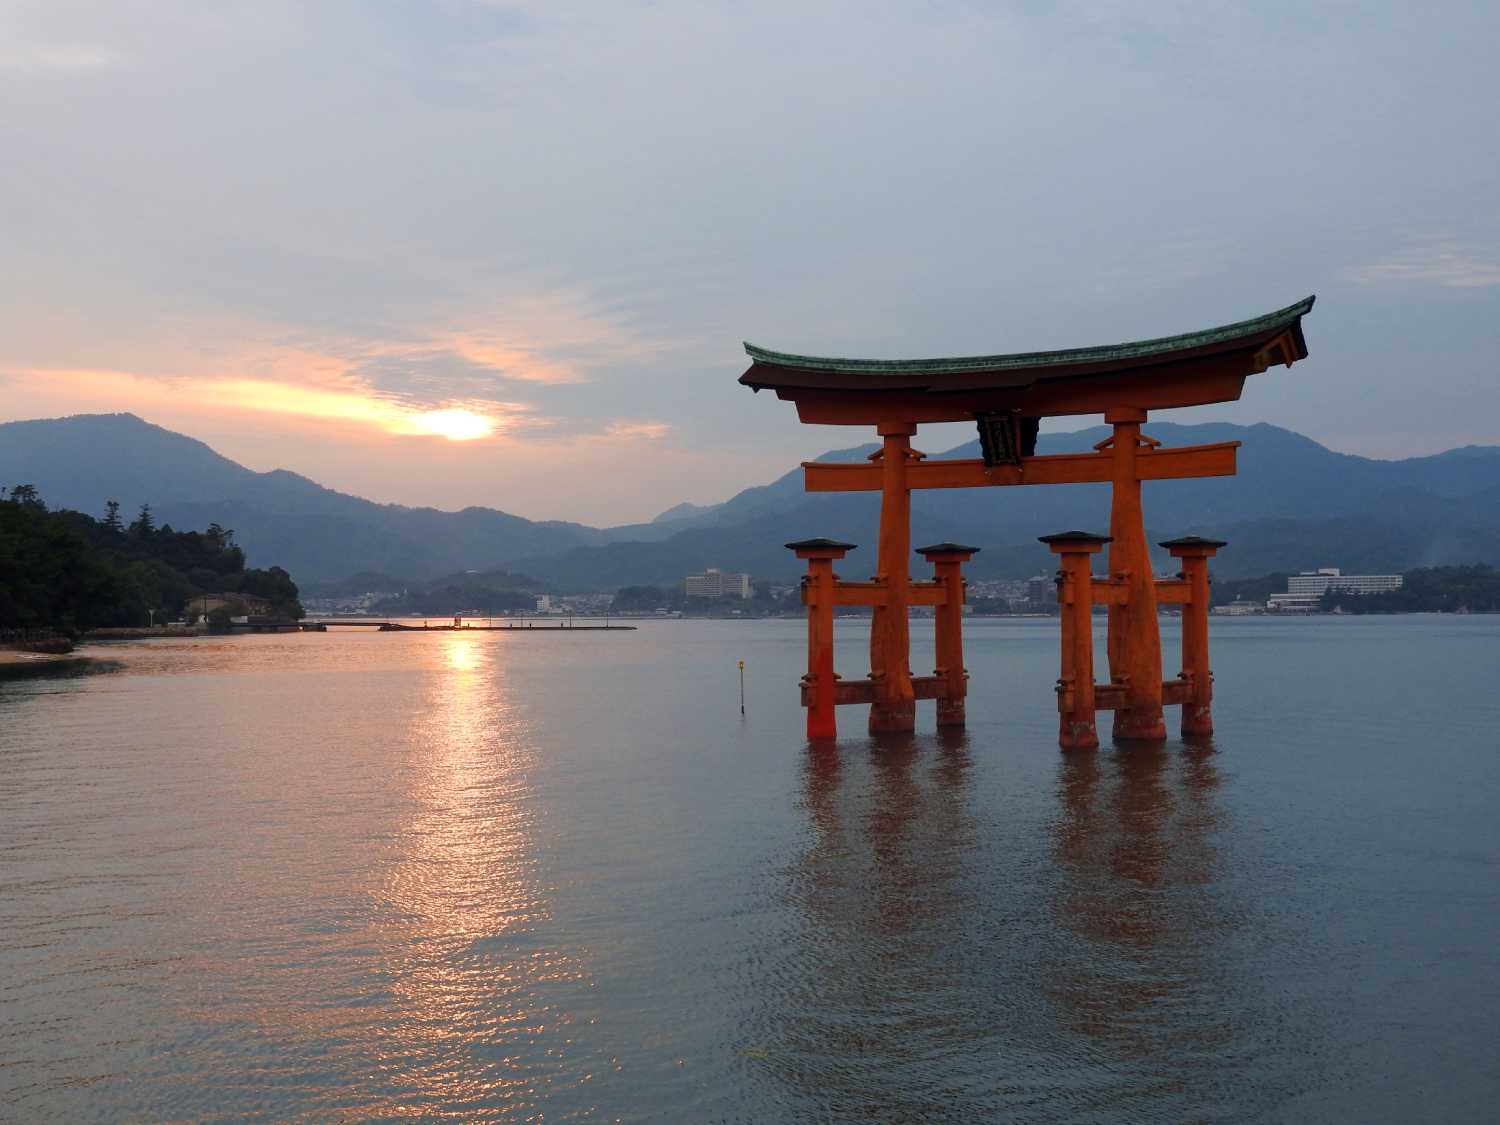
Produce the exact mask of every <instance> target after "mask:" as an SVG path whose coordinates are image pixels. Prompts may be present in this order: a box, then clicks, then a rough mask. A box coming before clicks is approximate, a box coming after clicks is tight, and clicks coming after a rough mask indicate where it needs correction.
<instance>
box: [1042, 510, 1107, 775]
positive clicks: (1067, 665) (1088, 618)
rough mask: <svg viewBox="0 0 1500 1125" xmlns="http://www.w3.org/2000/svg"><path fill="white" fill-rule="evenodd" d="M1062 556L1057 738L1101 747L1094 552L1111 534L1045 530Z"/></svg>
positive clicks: (1075, 745) (1068, 744)
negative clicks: (1096, 711) (1097, 718)
mask: <svg viewBox="0 0 1500 1125" xmlns="http://www.w3.org/2000/svg"><path fill="white" fill-rule="evenodd" d="M1041 541H1042V542H1043V543H1045V544H1047V546H1048V547H1050V548H1052V553H1053V554H1054V555H1058V556H1060V558H1061V566H1060V568H1059V569H1058V572H1057V604H1058V608H1059V609H1060V610H1061V612H1062V674H1061V676H1060V677H1059V678H1058V681H1057V712H1058V725H1057V743H1058V745H1059V746H1061V747H1062V748H1063V749H1064V750H1097V749H1098V748H1099V732H1098V729H1097V727H1096V726H1095V725H1094V579H1093V574H1092V566H1091V563H1090V556H1092V555H1096V554H1098V553H1099V550H1100V549H1101V548H1102V547H1103V546H1104V544H1106V543H1108V542H1109V541H1110V540H1109V536H1107V535H1093V534H1090V533H1089V532H1087V531H1064V532H1060V533H1058V534H1056V535H1043V536H1042V537H1041Z"/></svg>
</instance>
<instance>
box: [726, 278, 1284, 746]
mask: <svg viewBox="0 0 1500 1125" xmlns="http://www.w3.org/2000/svg"><path fill="white" fill-rule="evenodd" d="M1312 305H1313V298H1312V297H1308V298H1306V299H1305V300H1302V301H1299V302H1297V303H1296V304H1294V305H1289V306H1287V307H1286V308H1284V309H1279V310H1277V311H1276V312H1273V313H1268V314H1267V315H1265V316H1261V317H1256V318H1254V319H1252V320H1245V321H1240V322H1238V323H1235V324H1228V325H1224V326H1222V327H1219V328H1211V329H1207V330H1204V331H1201V332H1192V333H1187V334H1185V335H1180V336H1169V337H1162V338H1160V339H1154V340H1142V341H1138V342H1135V343H1125V344H1115V345H1110V346H1106V347H1094V348H1069V349H1066V350H1064V351H1055V352H1029V353H1021V354H1016V355H994V356H975V357H968V358H950V359H925V360H869V359H832V358H825V357H820V356H802V355H789V354H786V353H782V352H772V351H767V350H765V349H763V348H758V347H755V346H754V345H752V344H748V343H747V344H746V345H745V351H746V352H747V353H748V354H749V356H750V358H751V360H752V361H753V362H752V363H751V365H750V368H749V370H748V371H746V372H745V373H744V374H743V375H742V376H740V382H741V383H743V384H744V385H746V386H748V387H751V388H752V389H754V390H756V391H759V390H761V389H762V388H769V389H771V390H774V391H775V392H776V396H777V397H778V398H781V399H785V400H787V401H790V402H793V403H795V404H796V407H797V416H798V418H799V419H800V420H801V421H803V422H809V423H823V424H830V425H846V426H848V425H866V426H874V427H875V429H876V432H877V433H879V434H880V436H881V442H882V445H881V449H880V450H879V451H878V452H877V453H875V454H873V455H872V457H871V458H870V463H869V464H864V465H860V464H854V465H845V464H824V463H819V462H816V461H812V462H806V463H804V465H803V470H804V473H805V481H804V483H805V487H806V489H807V490H808V491H809V492H857V491H878V492H880V494H881V501H880V539H879V544H878V548H877V554H876V565H875V575H874V577H873V578H872V579H871V580H870V581H869V582H844V581H842V580H840V579H838V578H837V577H836V576H835V575H834V573H833V563H834V561H835V560H837V559H840V558H842V557H843V556H844V554H845V552H846V551H849V550H851V549H853V544H849V543H838V542H834V541H832V540H827V539H809V540H802V541H799V542H796V543H788V544H787V546H788V547H789V548H791V549H793V550H795V551H796V552H797V556H798V557H799V558H803V559H806V560H808V576H807V578H806V579H804V581H803V600H804V602H805V603H806V604H807V607H808V673H807V675H806V676H805V677H804V678H803V686H802V701H803V705H804V706H805V707H807V709H808V714H807V736H808V738H809V739H823V738H832V737H834V736H835V733H836V725H835V719H834V709H835V707H836V706H838V705H839V704H850V703H868V704H870V730H871V731H872V732H873V731H893V730H894V731H902V730H911V729H912V728H913V726H914V722H915V710H916V707H915V704H916V700H918V699H936V700H938V723H939V725H956V726H961V725H962V724H963V722H964V698H965V695H966V694H967V687H966V683H967V679H968V674H967V673H966V672H965V671H964V668H963V642H962V633H961V629H962V624H961V622H962V616H961V615H962V604H963V579H962V578H961V577H960V568H961V566H962V564H963V563H964V562H966V561H968V559H969V558H970V557H972V555H973V554H974V553H975V551H976V550H977V548H974V547H968V546H964V545H962V544H956V543H940V544H935V545H933V546H931V547H924V548H921V549H920V552H921V553H922V554H923V555H925V556H926V557H927V558H928V559H929V560H930V561H931V562H932V563H933V564H934V566H935V567H936V576H935V578H934V580H933V581H931V582H913V581H912V580H911V575H910V573H909V568H908V559H909V556H910V554H911V551H912V546H911V490H912V489H914V488H976V487H986V486H992V485H996V486H1012V485H1030V484H1080V483H1087V482H1098V483H1108V484H1110V485H1111V488H1112V492H1111V510H1110V528H1109V531H1110V533H1109V535H1107V536H1104V535H1091V534H1088V533H1085V532H1063V533H1059V534H1057V535H1049V536H1044V537H1042V539H1043V542H1046V543H1047V544H1048V545H1049V546H1050V547H1051V549H1052V550H1053V551H1054V552H1055V553H1056V554H1058V555H1059V556H1060V563H1061V569H1060V570H1059V571H1058V593H1059V598H1058V600H1059V603H1060V605H1061V609H1062V617H1063V621H1062V633H1063V642H1062V643H1063V647H1062V675H1061V678H1060V679H1059V681H1058V685H1057V695H1058V710H1059V713H1060V716H1061V719H1060V728H1059V729H1060V733H1059V740H1060V742H1061V744H1062V745H1063V746H1064V747H1067V748H1092V747H1094V746H1097V745H1098V736H1097V734H1096V732H1095V719H1094V713H1095V711H1096V710H1113V711H1114V713H1115V721H1114V737H1115V738H1116V739H1161V738H1164V737H1166V725H1165V722H1164V720H1163V717H1162V706H1163V705H1164V704H1181V705H1182V707H1183V717H1182V724H1183V732H1184V733H1185V734H1207V733H1210V732H1211V731H1212V729H1213V720H1212V716H1211V710H1210V703H1211V700H1212V678H1211V675H1210V673H1209V667H1208V559H1209V558H1211V557H1212V556H1213V554H1214V552H1215V551H1216V550H1217V549H1218V548H1219V547H1222V546H1223V545H1224V544H1223V543H1220V542H1217V541H1213V540H1206V539H1199V538H1196V537H1188V538H1183V539H1175V540H1169V541H1168V542H1166V543H1164V544H1162V546H1164V547H1166V548H1167V549H1168V550H1169V551H1170V552H1171V553H1172V555H1173V556H1174V557H1177V558H1180V559H1182V561H1183V570H1182V573H1181V575H1180V576H1179V577H1178V578H1175V579H1162V580H1158V579H1155V578H1154V577H1153V575H1152V572H1151V564H1150V557H1149V554H1148V551H1147V547H1146V531H1145V522H1144V517H1143V514H1142V509H1141V482H1142V481H1148V480H1170V479H1176V478H1182V477H1211V476H1232V475H1234V472H1235V454H1236V450H1237V449H1238V447H1239V443H1238V442H1223V443H1220V444H1215V445H1198V446H1187V447H1184V448H1180V449H1165V448H1162V447H1161V444H1160V443H1159V442H1157V441H1155V440H1153V439H1152V438H1150V437H1147V436H1146V435H1144V434H1142V433H1141V425H1142V423H1144V422H1145V421H1146V417H1147V412H1148V411H1150V410H1162V409H1169V408H1173V407H1182V406H1199V405H1205V404H1208V403H1215V402H1229V401H1233V400H1235V399H1238V398H1239V397H1240V392H1241V390H1242V389H1243V387H1244V383H1245V379H1246V377H1247V376H1249V375H1252V374H1257V373H1259V372H1262V371H1265V370H1266V368H1267V367H1269V366H1271V365H1272V364H1275V363H1281V364H1285V365H1286V366H1288V367H1290V366H1291V365H1292V364H1293V363H1295V362H1297V361H1298V360H1300V359H1305V358H1306V357H1307V342H1306V340H1305V339H1304V338H1303V335H1302V317H1303V316H1305V315H1306V314H1307V313H1308V311H1309V310H1311V308H1312ZM1073 414H1103V415H1104V420H1105V422H1106V423H1108V424H1109V425H1111V426H1112V427H1113V428H1114V433H1113V435H1112V436H1111V437H1110V438H1108V439H1107V440H1105V441H1103V442H1101V443H1100V444H1099V445H1098V446H1096V447H1095V449H1094V451H1093V452H1092V453H1066V454H1058V455H1053V456H1045V457H1038V456H1035V455H1034V450H1035V444H1036V434H1037V427H1038V425H1039V423H1040V420H1041V419H1042V418H1044V417H1050V416H1055V415H1073ZM958 421H977V422H978V423H979V429H980V437H981V441H982V444H983V447H984V450H985V457H984V458H983V459H982V460H963V461H927V460H924V455H923V454H921V453H918V452H916V451H915V450H913V449H912V447H911V439H912V436H913V435H915V434H916V432H917V426H918V425H919V424H921V423H923V422H958ZM1105 544H1108V545H1109V556H1108V565H1109V574H1108V576H1107V577H1104V578H1094V577H1092V575H1091V573H1090V565H1089V558H1090V556H1091V555H1092V554H1094V553H1097V552H1098V551H1099V550H1100V549H1101V548H1102V547H1103V546H1104V545H1105ZM1163 603H1166V604H1176V605H1181V606H1182V607H1183V663H1182V672H1181V674H1180V675H1179V676H1178V677H1176V678H1175V679H1172V680H1167V681H1163V680H1162V661H1161V634H1160V630H1159V628H1158V626H1157V616H1156V614H1157V606H1158V605H1159V604H1163ZM1095 604H1103V605H1105V606H1107V607H1108V614H1109V643H1108V652H1109V673H1110V678H1109V682H1108V683H1107V684H1095V683H1094V680H1093V644H1092V640H1091V632H1090V629H1091V626H1090V619H1091V614H1092V607H1093V606H1094V605H1095ZM838 605H867V606H871V607H873V620H872V622H871V628H870V676H869V678H868V679H863V680H840V679H839V678H838V677H837V676H836V675H835V674H834V672H833V648H832V645H833V611H834V607H835V606H838ZM913 605H931V606H935V607H937V652H938V668H937V671H936V673H935V674H934V675H932V676H913V675H912V673H911V658H910V641H909V627H908V610H909V609H910V607H911V606H913Z"/></svg>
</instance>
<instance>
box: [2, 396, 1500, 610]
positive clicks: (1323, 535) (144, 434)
mask: <svg viewBox="0 0 1500 1125" xmlns="http://www.w3.org/2000/svg"><path fill="white" fill-rule="evenodd" d="M1146 431H1147V432H1148V433H1149V434H1150V435H1151V436H1153V437H1155V438H1157V439H1159V440H1161V441H1162V442H1163V443H1164V444H1166V445H1169V446H1178V445H1194V444H1204V443H1209V442H1218V441H1236V440H1237V441H1241V442H1242V443H1243V445H1242V447H1241V449H1240V455H1239V475H1238V476H1235V477H1223V478H1212V479H1204V480H1181V481H1153V482H1149V483H1148V484H1147V485H1146V486H1145V493H1146V495H1145V500H1146V520H1147V528H1148V531H1149V532H1150V533H1151V535H1152V538H1153V539H1157V538H1168V537H1170V536H1174V535H1180V534H1187V533H1194V532H1195V533H1199V534H1214V535H1217V536H1219V537H1221V538H1225V539H1228V540H1229V541H1230V546H1229V548H1228V549H1227V550H1226V551H1225V552H1224V553H1223V554H1222V555H1221V556H1220V558H1219V559H1218V560H1217V567H1216V570H1217V572H1218V573H1221V574H1224V575H1226V576H1233V575H1249V574H1261V573H1266V572H1267V571H1270V570H1278V569H1281V570H1285V569H1293V570H1295V569H1306V568H1310V567H1314V566H1342V567H1344V568H1345V569H1346V570H1392V569H1406V568H1409V567H1413V566H1425V565H1447V564H1463V563H1474V562H1491V563H1496V562H1500V447H1494V446H1467V447H1464V448H1462V449H1454V450H1449V451H1448V452H1446V453H1441V454H1438V455H1436V456H1431V457H1417V458H1408V459H1405V460H1395V461H1385V460H1377V459H1373V458H1367V457H1358V456H1353V455H1350V454H1343V453H1335V452H1334V451H1332V450H1330V449H1327V448H1326V447H1324V446H1322V445H1320V444H1318V443H1317V442H1315V441H1313V440H1312V439H1310V438H1307V437H1304V436H1303V435H1301V434H1297V433H1294V432H1292V431H1290V430H1285V429H1281V428H1279V427H1276V426H1270V425H1266V424H1263V423H1262V424H1258V425H1252V426H1237V425H1231V424H1228V423H1205V424H1200V425H1182V424H1178V423H1170V422H1161V423H1149V424H1148V425H1147V426H1146ZM1108 433H1109V431H1108V430H1107V429H1106V428H1105V427H1102V426H1100V427H1091V428H1088V429H1083V430H1078V431H1074V432H1072V433H1054V434H1043V435H1042V437H1041V439H1040V442H1039V445H1038V452H1039V453H1061V452H1071V451H1081V450H1086V449H1088V448H1090V447H1091V446H1092V445H1093V444H1094V443H1095V442H1097V441H1100V440H1102V439H1103V438H1104V437H1106V436H1108ZM917 444H918V446H919V447H920V446H921V442H920V440H918V442H917ZM875 448H876V447H875V446H874V445H861V446H855V447H852V448H846V449H840V450H835V451H831V452H830V453H828V454H825V455H824V456H823V457H822V458H820V459H822V460H839V461H856V460H860V459H862V458H864V457H866V456H868V454H869V453H870V452H872V451H873V450H874V449H875ZM927 452H928V453H929V455H930V456H933V457H975V456H978V442H977V441H974V442H969V443H966V444H964V445H961V446H959V447H957V448H955V449H949V450H946V451H934V450H928V451H927ZM21 483H26V484H34V485H36V486H37V488H38V489H39V490H40V492H41V494H42V496H43V497H44V498H45V499H46V501H47V502H48V503H49V504H50V505H52V506H53V507H68V508H77V509H79V510H81V511H86V512H91V513H98V512H101V511H102V510H103V508H104V503H105V501H106V500H110V499H115V500H119V501H120V503H121V506H122V508H123V510H124V511H125V512H126V513H131V512H134V511H135V510H136V509H137V508H138V507H139V506H140V505H141V504H143V503H149V504H150V505H151V507H152V510H153V511H154V512H155V513H156V515H157V519H158V520H159V521H162V522H168V523H171V524H173V525H174V526H177V527H203V526H206V525H207V524H208V523H210V522H213V521H217V522H218V523H220V524H222V525H223V526H225V527H232V528H234V529H235V531H236V533H237V537H238V539H239V541H240V542H241V543H242V544H243V545H244V547H245V550H246V553H247V556H248V559H249V561H250V564H251V565H259V566H264V565H270V564H273V563H274V564H277V565H280V566H284V567H286V568H287V569H288V570H290V571H291V572H292V574H293V576H294V577H296V578H297V579H299V580H300V581H304V582H326V581H333V580H338V579H342V578H345V577H347V576H349V575H351V574H354V573H356V572H358V571H376V572H380V573H384V574H391V575H400V576H402V577H403V578H406V579H409V580H413V581H422V580H430V579H433V578H436V577H439V576H441V575H444V574H452V573H456V572H460V571H464V570H490V569H496V568H504V569H507V570H510V571H515V572H520V573H523V574H530V575H533V576H537V577H542V578H545V579H546V581H547V582H548V583H549V584H551V585H553V586H555V587H557V588H559V589H607V588H612V587H618V586H621V585H626V584H635V583H665V582H675V581H678V580H680V579H681V577H682V575H684V574H687V573H690V572H692V571H694V570H699V569H702V568H703V567H707V566H722V567H726V568H730V569H736V570H740V569H743V570H749V571H751V572H752V573H754V574H756V575H760V576H764V577H768V578H777V577H780V578H785V579H787V580H790V579H792V578H793V577H794V576H795V575H796V574H797V573H798V568H797V564H796V562H795V560H794V559H793V558H792V557H791V555H790V554H789V553H788V552H787V551H786V550H785V549H784V548H783V547H782V546H781V544H782V543H785V542H787V541H789V540H793V539H799V538H805V537H808V536H814V535H828V536H834V537H837V538H841V539H847V540H849V541H851V542H855V543H859V544H863V545H864V550H863V551H856V552H855V553H853V554H852V555H851V556H850V559H849V562H848V563H846V564H844V571H845V573H847V574H848V575H850V576H859V575H862V574H863V573H865V572H866V571H867V569H868V567H867V566H866V565H865V564H864V563H863V561H862V556H863V555H864V554H865V553H866V552H868V553H871V554H873V545H874V542H875V532H876V528H877V526H878V520H879V501H878V496H877V495H876V494H874V493H826V494H818V495H809V494H807V493H805V492H804V491H803V490H802V473H801V470H800V468H793V469H792V470H791V471H789V472H787V473H786V474H784V475H783V476H781V477H779V478H778V479H776V480H774V481H771V482H770V483H768V484H765V485H759V486H756V487H753V488H748V489H745V490H744V491H742V492H740V493H738V494H736V495H734V496H732V497H730V498H728V499H727V500H725V501H724V502H722V503H720V504H715V505H710V506H698V505H691V504H680V503H679V504H673V503H672V502H673V501H674V500H675V498H673V497H662V498H661V502H662V503H663V504H664V505H669V506H666V507H665V510H664V511H663V512H662V515H661V516H659V517H658V518H657V519H656V520H655V521H653V522H650V523H641V524H629V525H624V526H620V527H612V528H594V527H588V526H585V525H583V524H578V523H569V522H563V521H534V520H528V519H524V518H522V517H520V516H516V515H512V514H510V513H507V512H503V511H498V510H495V509H491V508H479V507H470V508H465V509H463V510H461V511H456V512H449V511H441V510H439V509H436V508H414V507H406V506H403V505H398V504H377V503H374V502H373V501H370V500H365V499H363V498H361V497H358V496H351V495H348V494H346V493H342V492H336V491H334V490H332V489H328V488H324V487H322V486H321V485H319V484H317V483H316V482H314V481H311V480H309V479H307V478H306V477H303V476H299V475H298V474H296V473H291V472H286V471H284V470H276V471H272V472H265V473H260V472H255V471H253V470H251V469H247V468H245V467H244V466H243V465H240V464H237V463H236V462H234V461H232V460H230V459H228V458H226V457H223V456H221V455H220V454H218V453H216V452H215V451H214V450H213V449H211V448H210V447H209V446H207V445H205V444H204V443H203V442H200V441H197V440H195V439H193V438H190V437H187V436H185V435H182V434H178V433H174V432H172V431H170V430H166V429H163V428H162V427H160V426H155V425H152V424H151V423H149V422H146V421H143V420H142V419H140V418H137V417H136V416H134V415H131V414H105V415H78V416H75V417H71V418H59V419H42V420H36V421H26V422H10V423H5V424H0V486H4V487H8V486H11V485H14V484H21ZM1108 523H1109V490H1108V487H1107V486H1105V485H1069V486H1054V487H1035V488H1031V487H1018V488H990V489H935V490H928V491H922V492H918V493H916V494H914V496H913V504H912V535H913V541H914V542H916V543H922V542H934V541H940V540H943V539H956V540H960V541H965V542H970V543H975V544H977V545H979V546H981V547H983V548H984V551H983V552H982V553H981V554H980V555H979V556H978V557H977V558H976V559H975V562H974V564H973V565H972V569H971V573H973V574H975V575H979V576H983V575H1009V576H1021V575H1025V574H1031V573H1036V572H1037V571H1039V570H1047V569H1050V567H1051V566H1052V562H1051V559H1050V556H1049V555H1048V554H1047V553H1046V551H1045V549H1043V548H1041V547H1040V546H1039V545H1038V544H1037V543H1036V536H1038V535H1042V534H1046V533H1048V532H1052V531H1057V530H1060V529H1063V528H1070V527H1083V528H1096V529H1100V530H1107V528H1108ZM914 561H915V560H914ZM1159 561H1160V562H1161V565H1162V566H1163V567H1166V566H1167V565H1168V560H1166V559H1165V558H1162V559H1161V560H1159ZM918 570H920V567H918Z"/></svg>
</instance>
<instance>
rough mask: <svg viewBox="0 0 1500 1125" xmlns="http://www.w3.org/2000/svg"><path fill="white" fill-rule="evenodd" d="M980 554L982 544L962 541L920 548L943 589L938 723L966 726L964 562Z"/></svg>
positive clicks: (939, 614) (938, 638)
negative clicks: (973, 544)
mask: <svg viewBox="0 0 1500 1125" xmlns="http://www.w3.org/2000/svg"><path fill="white" fill-rule="evenodd" d="M978 553H979V548H978V547H968V546H965V545H964V544H962V543H934V544H933V545H932V546H930V547H918V548H917V554H919V555H921V556H922V557H923V558H924V559H926V560H927V561H928V562H930V563H931V564H932V568H933V579H934V580H935V582H936V583H937V585H938V587H939V588H940V589H941V590H942V600H941V601H940V602H939V603H938V606H937V611H936V617H937V636H936V641H937V644H936V648H937V669H936V671H937V678H938V679H939V680H940V681H941V682H942V694H940V695H939V696H938V698H937V725H938V726H940V727H961V726H963V725H964V720H965V716H964V698H965V697H966V696H967V695H968V694H969V673H968V672H967V671H966V670H965V669H964V578H963V564H964V563H966V562H968V561H969V560H970V559H971V558H973V557H974V556H975V555H976V554H978Z"/></svg>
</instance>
